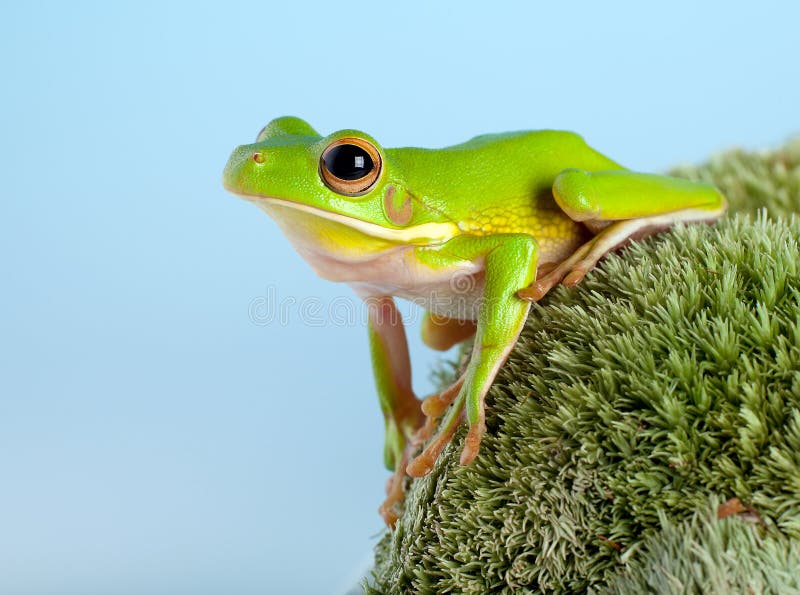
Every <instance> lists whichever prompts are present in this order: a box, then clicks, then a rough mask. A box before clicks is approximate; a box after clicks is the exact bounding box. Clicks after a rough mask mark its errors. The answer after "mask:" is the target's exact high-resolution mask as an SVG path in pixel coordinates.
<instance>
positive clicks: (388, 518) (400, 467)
mask: <svg viewBox="0 0 800 595" xmlns="http://www.w3.org/2000/svg"><path fill="white" fill-rule="evenodd" d="M417 446H419V445H418V444H415V443H414V442H413V441H411V440H409V442H408V443H407V444H406V447H405V448H404V449H403V454H402V456H401V457H400V460H399V461H397V467H396V469H395V471H394V473H393V474H392V476H391V477H390V478H389V480H388V481H387V482H386V499H385V500H384V501H383V503H382V504H381V505H380V507H379V508H378V513H380V515H381V516H382V517H383V521H384V522H385V523H386V526H387V527H389V528H390V529H394V526H395V523H397V519H398V517H399V515H398V514H397V512H396V511H395V507H396V506H397V505H399V504H402V502H403V499H404V498H405V481H406V466H407V465H408V461H409V459H410V458H411V453H412V452H414V450H415V449H416V448H417Z"/></svg>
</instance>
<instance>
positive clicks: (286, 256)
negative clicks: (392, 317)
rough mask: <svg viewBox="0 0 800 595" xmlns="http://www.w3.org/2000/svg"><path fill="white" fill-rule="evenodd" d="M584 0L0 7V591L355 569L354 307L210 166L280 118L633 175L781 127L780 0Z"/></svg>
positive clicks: (271, 577)
mask: <svg viewBox="0 0 800 595" xmlns="http://www.w3.org/2000/svg"><path fill="white" fill-rule="evenodd" d="M430 4H433V3H430ZM600 4H601V3H586V4H569V3H559V7H558V8H556V7H555V5H556V3H547V6H545V5H544V4H543V3H542V4H540V3H534V2H526V3H522V2H520V3H507V2H501V1H496V0H494V1H492V2H489V3H485V2H482V3H479V4H475V5H474V7H472V6H471V5H470V4H469V3H463V2H460V3H453V4H450V5H447V6H444V5H443V6H442V7H440V8H436V7H432V6H429V5H428V3H424V2H406V1H404V2H402V3H400V2H398V3H396V4H395V5H393V6H386V5H384V4H383V3H377V2H365V1H362V2H357V1H355V2H354V1H350V2H326V3H318V4H311V3H299V2H298V3H290V2H281V3H270V2H244V3H237V4H230V3H217V4H205V3H201V2H191V3H189V2H182V3H177V2H176V3H164V4H162V3H152V4H149V3H139V2H137V3H135V4H134V3H132V4H129V5H127V6H126V5H121V6H114V5H113V3H97V4H88V3H87V4H83V3H63V4H61V3H58V4H57V3H53V4H41V3H22V2H16V3H13V6H11V7H10V6H8V4H6V5H5V7H4V8H3V9H2V18H0V61H2V74H1V75H0V76H2V85H1V87H0V89H2V91H1V93H0V101H2V110H0V127H1V130H2V139H1V142H0V171H1V172H2V190H0V193H2V202H1V204H0V254H2V256H0V275H1V276H0V288H1V289H2V291H1V292H0V478H1V480H2V487H0V593H3V594H6V593H37V594H40V593H41V594H43V593H54V594H55V593H59V594H60V593H80V594H93V593H97V594H100V593H103V594H115V593H131V594H151V593H152V594H155V593H163V594H179V593H191V594H202V593H215V594H217V593H219V594H240V593H241V594H245V593H325V592H337V591H341V590H343V589H345V588H346V587H347V586H348V585H350V584H352V583H353V582H354V581H355V580H356V578H357V576H358V574H359V573H360V572H362V571H363V569H364V567H365V565H366V564H368V560H369V556H370V550H371V547H372V545H373V544H374V543H375V542H376V541H377V539H378V536H379V534H380V532H381V527H382V523H381V521H380V518H379V517H378V515H377V513H376V508H377V506H378V504H379V503H380V501H381V499H382V496H383V485H384V481H385V479H386V477H387V473H386V472H385V470H384V469H383V468H382V464H381V451H382V441H383V437H382V423H381V421H380V413H379V410H378V406H377V402H376V399H375V394H374V389H373V385H372V378H371V372H370V367H369V363H368V354H367V344H366V336H365V335H366V333H365V329H364V327H363V324H362V323H361V322H360V320H361V319H360V318H359V322H358V323H350V324H342V323H337V322H335V321H328V322H326V317H327V315H328V314H327V313H328V311H329V310H330V309H331V304H336V307H337V308H341V307H343V306H342V304H343V302H342V301H341V300H342V299H346V301H345V302H344V307H347V304H349V305H350V306H349V307H351V308H356V307H357V304H356V302H355V300H354V299H352V298H350V293H349V290H348V289H347V288H346V287H339V286H335V285H333V284H330V283H327V282H324V281H322V280H319V279H317V278H316V277H315V276H314V275H313V273H312V272H311V270H310V269H309V268H308V267H307V266H306V265H305V263H303V262H302V261H301V260H300V258H299V257H298V256H297V255H296V254H295V253H294V252H293V250H292V249H291V248H290V246H289V245H288V243H287V242H286V241H285V240H284V239H283V238H282V237H281V236H280V234H279V232H278V230H277V227H276V226H275V224H274V223H272V222H271V221H270V220H269V219H268V218H267V217H265V216H264V215H263V214H261V213H260V212H259V211H257V210H256V209H254V208H253V207H252V206H251V205H249V204H246V203H245V202H243V201H240V200H237V199H236V198H234V197H232V196H230V195H228V194H226V193H225V192H224V191H223V189H222V187H221V185H220V174H221V171H222V168H223V166H224V164H225V161H226V159H227V157H228V154H229V152H230V150H231V149H232V148H233V147H234V146H235V145H237V144H241V143H246V142H251V141H252V139H254V137H255V135H256V133H257V132H258V131H259V129H260V128H261V127H262V126H263V125H264V124H265V123H266V122H267V121H268V120H270V119H271V118H273V117H276V116H280V115H284V114H294V115H298V116H301V117H303V118H305V119H307V120H308V121H309V122H311V123H312V125H314V126H315V127H316V128H317V129H318V130H319V131H320V132H321V133H323V134H327V133H329V132H332V131H333V130H336V129H339V128H345V127H355V128H360V129H363V130H366V131H368V132H370V133H371V134H373V135H374V136H375V137H376V138H377V139H378V140H379V141H380V142H381V143H383V144H384V145H386V146H402V145H409V144H410V145H421V146H441V145H446V144H450V143H455V142H460V141H462V140H465V139H467V138H469V137H471V136H473V135H476V134H479V133H483V132H496V131H504V130H513V129H526V128H544V127H552V128H557V127H563V128H567V129H573V130H576V131H579V132H581V133H582V134H583V135H584V136H585V137H586V138H587V140H589V142H590V143H591V144H593V145H594V146H596V147H598V148H599V149H600V150H602V151H604V152H606V153H608V154H609V155H610V156H612V157H613V158H614V159H616V160H618V161H621V162H622V163H625V164H626V165H628V166H629V167H632V168H635V169H641V170H656V171H657V170H661V169H664V168H667V167H668V166H670V165H673V164H675V163H678V162H683V161H697V160H702V159H704V158H705V157H706V156H708V155H709V154H711V153H712V152H714V151H717V150H720V149H723V148H726V147H729V146H731V145H743V146H746V147H749V148H758V147H768V146H774V145H777V144H778V143H780V142H781V141H782V140H784V139H785V138H786V137H787V136H789V135H791V134H792V133H795V132H796V131H797V130H798V128H800V127H799V126H798V119H799V116H798V106H800V76H798V74H800V72H798V71H800V67H798V62H797V58H798V56H797V48H798V46H797V23H798V22H800V9H799V8H798V5H797V4H796V3H790V2H785V3H770V2H762V3H759V5H758V7H757V8H755V7H752V6H750V3H747V5H748V8H740V7H737V3H732V2H724V3H723V2H719V3H695V2H670V3H665V4H664V6H663V7H656V6H651V3H640V2H637V3H629V4H617V5H614V4H608V3H602V6H603V7H602V8H600V7H599V5H600ZM742 5H743V6H744V3H742ZM262 297H264V298H268V299H270V300H271V302H270V303H273V304H275V303H282V304H284V306H286V307H287V308H288V310H287V312H288V313H287V321H286V324H283V323H281V322H280V321H273V322H271V323H269V324H257V323H256V322H255V321H254V320H253V316H251V309H252V308H251V306H252V305H253V304H254V303H255V304H262V305H263V304H264V302H263V300H261V301H259V298H262ZM308 298H314V299H316V300H318V302H314V303H316V304H317V306H319V308H317V306H314V307H313V308H311V310H314V309H315V308H317V309H321V311H320V312H316V310H315V312H316V313H313V312H312V314H314V315H313V316H309V312H310V310H309V312H300V311H299V310H298V308H296V307H293V306H292V302H291V300H292V299H295V300H296V302H297V304H300V303H301V302H303V300H304V299H306V300H307V299H308ZM254 300H255V301H254ZM303 303H308V302H303ZM263 314H264V313H263V312H261V314H260V315H263ZM262 322H263V321H262ZM410 335H411V336H412V337H413V345H412V351H413V360H414V365H415V371H416V377H415V385H416V388H417V389H418V392H419V393H420V394H424V393H425V392H427V391H428V390H429V389H430V387H431V383H430V380H429V379H428V370H430V368H431V364H432V363H433V362H435V360H436V358H437V357H438V356H437V355H434V354H432V353H431V352H429V351H426V350H425V349H424V348H423V347H422V346H421V345H420V343H419V341H418V340H417V338H416V337H417V332H416V329H410Z"/></svg>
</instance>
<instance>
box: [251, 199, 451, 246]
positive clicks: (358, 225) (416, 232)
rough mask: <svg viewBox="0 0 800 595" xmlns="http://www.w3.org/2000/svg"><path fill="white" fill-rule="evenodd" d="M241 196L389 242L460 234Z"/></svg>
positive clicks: (437, 226)
mask: <svg viewBox="0 0 800 595" xmlns="http://www.w3.org/2000/svg"><path fill="white" fill-rule="evenodd" d="M241 196H243V197H244V198H246V199H248V200H252V201H254V202H262V201H263V202H270V203H273V204H276V205H279V206H282V207H288V208H291V209H295V210H298V211H304V212H306V213H309V214H311V215H314V216H315V217H320V218H322V219H328V220H330V221H335V222H337V223H341V224H342V225H346V226H347V227H351V228H353V229H356V230H358V231H360V232H362V233H364V234H366V235H368V236H370V237H373V238H380V239H382V240H389V241H390V242H399V243H414V242H415V241H419V242H423V243H425V244H430V243H440V242H445V241H447V240H449V239H450V238H452V237H453V236H455V235H458V233H459V230H458V227H457V226H456V225H454V224H453V223H423V224H422V225H415V226H413V227H408V228H406V229H391V228H388V227H382V226H380V225H378V224H376V223H369V222H368V221H362V220H361V219H356V218H355V217H349V216H347V215H341V214H339V213H332V212H330V211H325V210H324V209H319V208H317V207H312V206H310V205H304V204H302V203H298V202H292V201H291V200H284V199H281V198H274V197H272V196H253V195H249V194H242V195H241Z"/></svg>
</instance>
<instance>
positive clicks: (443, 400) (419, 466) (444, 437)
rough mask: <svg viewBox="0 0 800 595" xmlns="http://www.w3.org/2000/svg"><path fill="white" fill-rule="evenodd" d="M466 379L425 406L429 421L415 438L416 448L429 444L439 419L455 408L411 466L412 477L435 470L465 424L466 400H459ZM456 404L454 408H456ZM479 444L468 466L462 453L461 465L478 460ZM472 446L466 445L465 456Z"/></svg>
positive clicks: (426, 400)
mask: <svg viewBox="0 0 800 595" xmlns="http://www.w3.org/2000/svg"><path fill="white" fill-rule="evenodd" d="M465 377H466V373H465V374H463V375H462V376H461V377H460V378H459V379H458V380H456V381H455V382H454V383H453V384H452V385H450V386H449V387H448V388H446V389H445V390H443V391H442V392H440V393H436V394H434V395H431V396H429V397H428V398H426V399H425V400H424V401H423V402H422V412H423V413H424V414H425V415H426V416H427V419H426V421H425V424H424V425H423V426H422V427H421V428H420V430H419V431H418V432H417V434H416V436H415V437H414V442H415V443H416V444H417V445H420V444H424V443H425V442H427V441H428V440H430V438H431V436H433V433H434V430H435V429H436V419H437V418H439V417H441V416H442V415H443V414H444V413H445V411H447V408H448V407H450V405H451V404H452V408H451V410H450V411H449V412H448V415H447V416H446V417H445V419H444V420H443V421H442V422H441V424H440V425H439V431H438V432H437V433H436V436H435V437H434V438H433V440H431V442H430V443H429V444H428V445H427V446H426V447H425V449H424V450H423V451H422V452H421V453H420V454H419V455H418V456H417V457H415V458H414V460H413V461H411V462H410V463H409V464H408V466H407V468H406V471H407V473H408V474H409V475H410V476H411V477H422V476H423V475H427V474H428V473H429V472H430V471H431V469H433V465H434V464H435V463H436V459H437V458H438V457H439V455H440V454H441V452H442V450H443V449H444V447H445V446H447V444H448V443H449V442H450V441H451V440H452V439H453V435H454V434H455V433H456V430H457V429H458V427H459V425H460V424H461V423H462V422H463V421H464V418H465V416H464V399H463V398H461V399H459V398H458V397H459V394H460V392H461V387H462V385H463V384H464V378H465ZM454 401H455V404H453V402H454ZM471 429H472V428H470V430H471ZM470 433H472V432H470ZM479 444H480V437H478V442H477V444H474V443H473V444H472V446H471V447H470V448H469V453H470V457H469V459H468V460H467V461H466V462H464V455H463V453H462V464H467V463H469V462H470V461H471V460H472V459H473V458H475V455H477V454H478V448H477V447H478V445H479ZM469 445H470V441H469V438H468V440H467V445H465V452H466V451H467V449H468V447H469ZM473 451H474V452H473Z"/></svg>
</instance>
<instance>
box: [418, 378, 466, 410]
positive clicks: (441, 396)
mask: <svg viewBox="0 0 800 595" xmlns="http://www.w3.org/2000/svg"><path fill="white" fill-rule="evenodd" d="M462 384H464V375H463V374H462V375H461V378H459V379H458V380H456V381H455V382H454V383H453V384H451V385H450V386H448V387H447V388H446V389H444V390H443V391H442V392H440V393H436V394H433V395H431V396H429V397H427V398H426V399H425V400H424V401H422V412H423V413H424V414H425V415H426V416H427V417H428V418H429V419H430V418H436V417H441V416H442V414H443V413H444V412H445V411H446V410H447V408H448V407H449V406H450V404H451V403H452V402H453V401H454V400H455V399H456V397H457V396H458V393H459V391H460V390H461V385H462Z"/></svg>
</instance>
